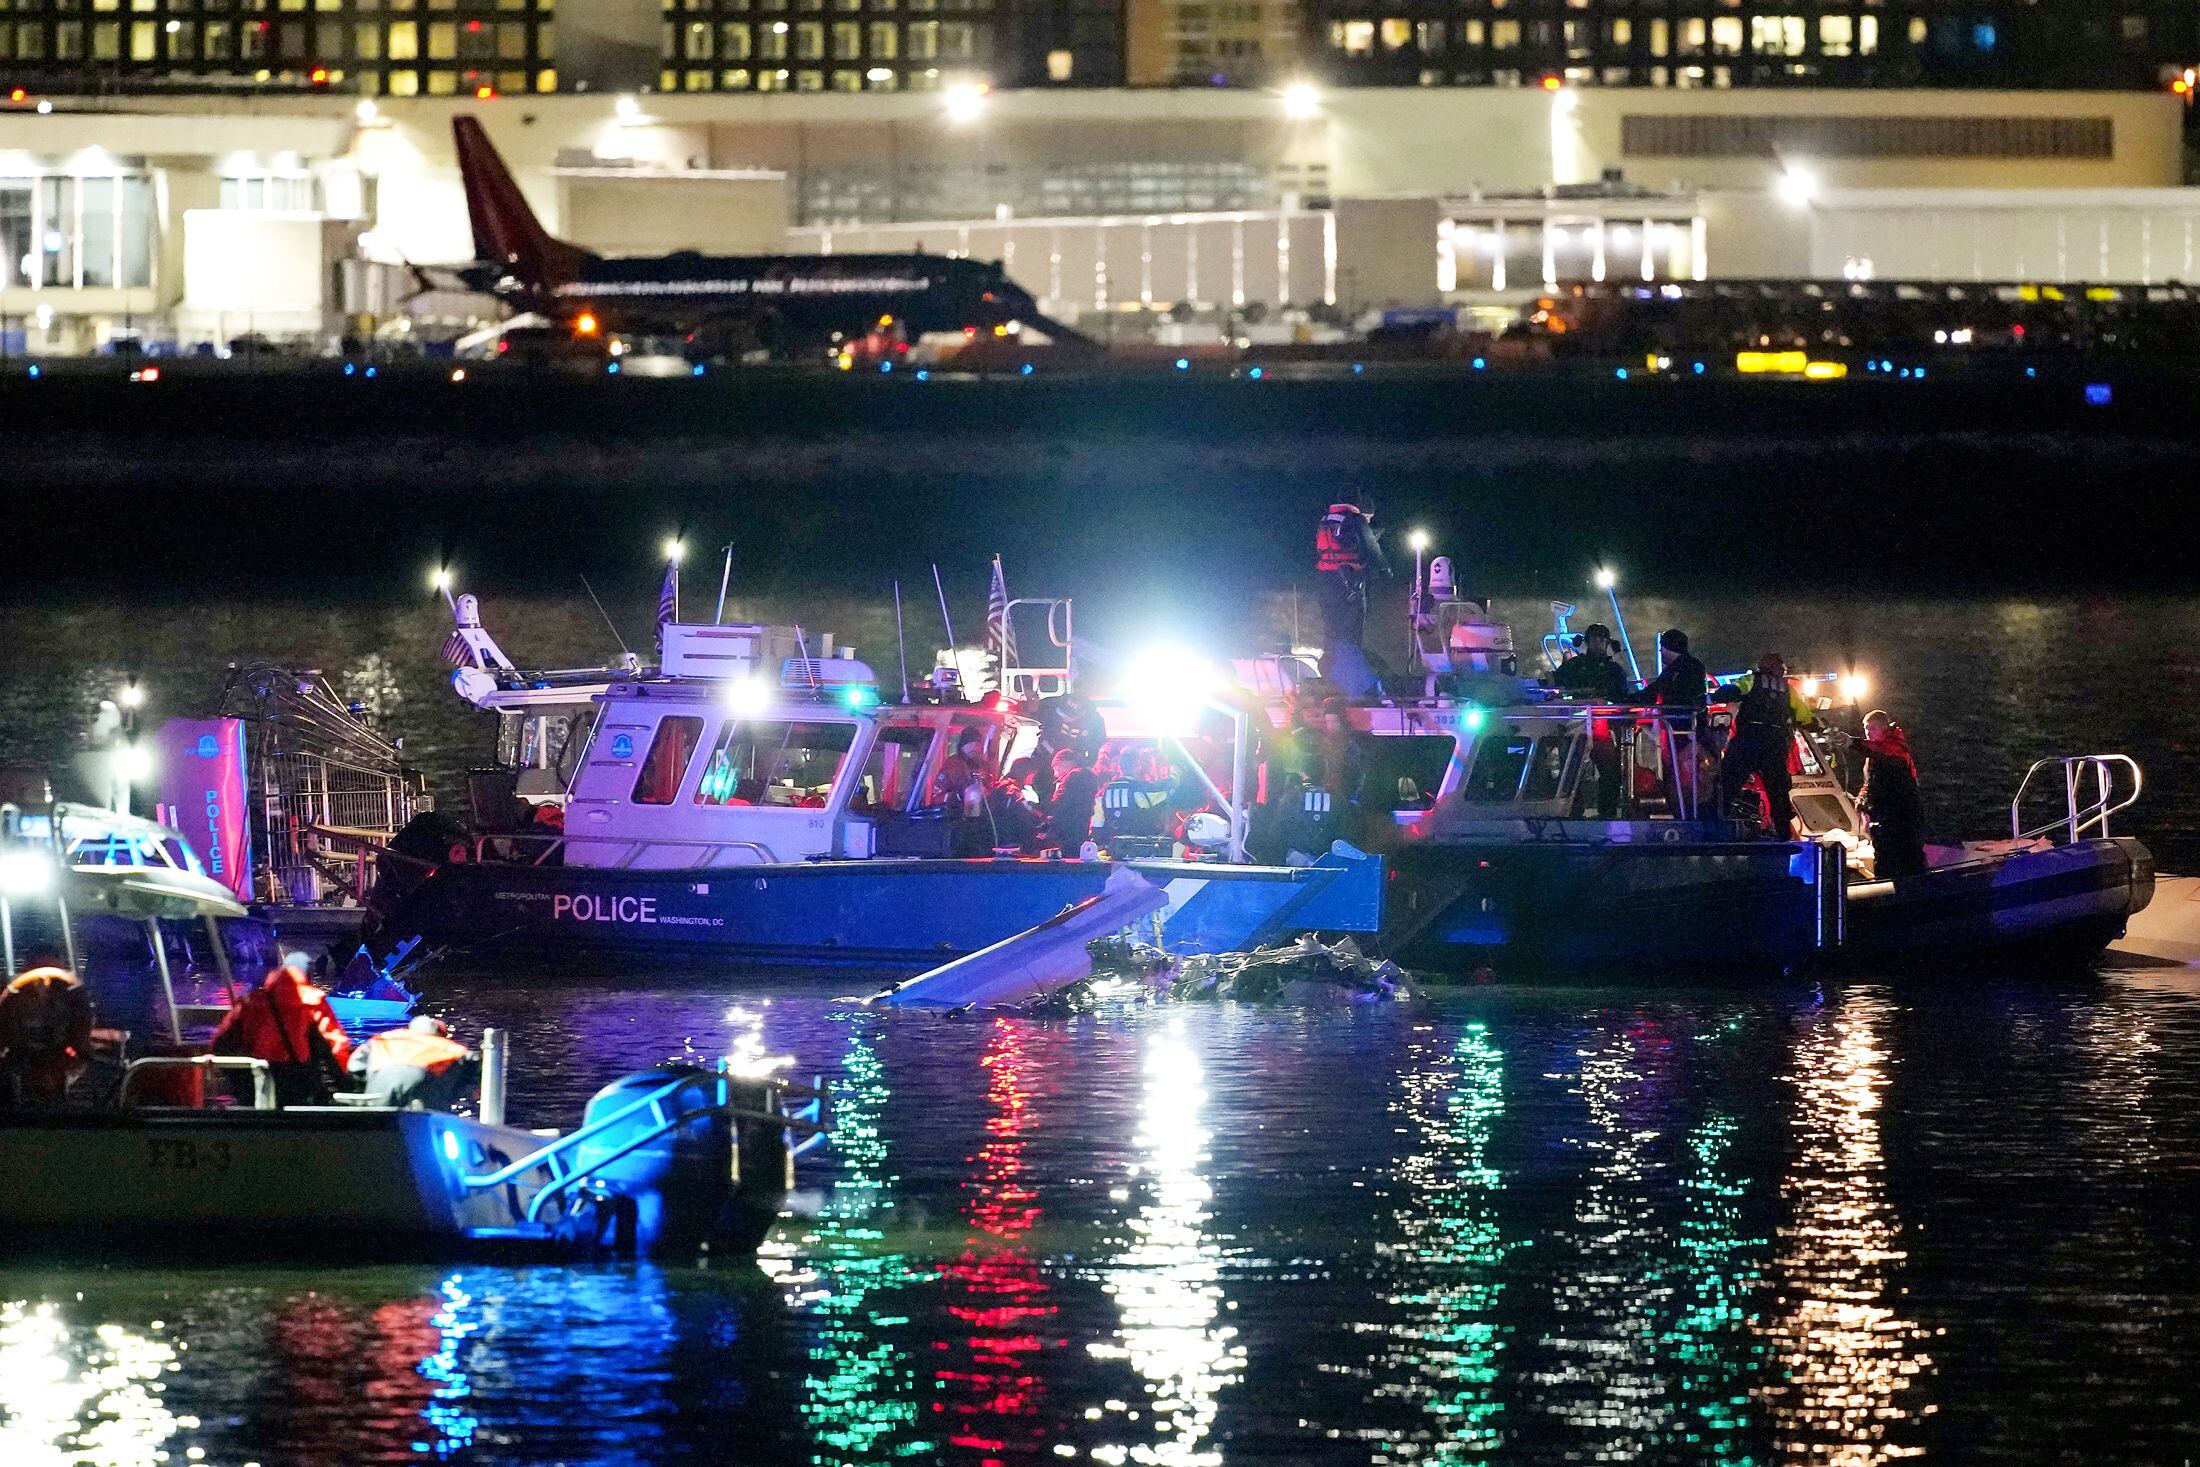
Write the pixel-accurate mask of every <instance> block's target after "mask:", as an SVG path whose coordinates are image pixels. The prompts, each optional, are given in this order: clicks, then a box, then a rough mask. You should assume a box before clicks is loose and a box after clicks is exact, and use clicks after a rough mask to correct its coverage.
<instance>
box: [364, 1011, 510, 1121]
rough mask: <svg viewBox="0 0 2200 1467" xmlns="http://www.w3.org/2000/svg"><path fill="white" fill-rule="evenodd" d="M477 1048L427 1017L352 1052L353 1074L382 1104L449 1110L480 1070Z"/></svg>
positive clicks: (378, 1037)
mask: <svg viewBox="0 0 2200 1467" xmlns="http://www.w3.org/2000/svg"><path fill="white" fill-rule="evenodd" d="M478 1064H479V1062H478V1060H477V1059H476V1058H475V1056H474V1053H473V1051H472V1050H470V1049H468V1048H467V1047H466V1046H465V1045H463V1044H460V1043H459V1042H458V1041H457V1040H455V1039H453V1038H452V1037H451V1026H450V1025H448V1024H446V1023H444V1022H443V1021H442V1020H441V1019H436V1018H431V1017H429V1016H428V1015H426V1014H422V1015H420V1016H419V1017H417V1018H415V1019H413V1020H412V1021H411V1022H410V1023H408V1024H406V1025H405V1027H404V1028H402V1029H389V1030H385V1031H384V1032H382V1033H380V1034H377V1035H375V1036H374V1037H373V1038H372V1039H369V1040H368V1041H367V1042H366V1043H365V1044H362V1045H360V1046H359V1047H358V1048H357V1049H355V1050H353V1051H352V1052H351V1073H352V1075H353V1076H354V1077H356V1078H357V1079H359V1080H360V1081H361V1082H362V1088H364V1090H365V1091H366V1093H367V1094H368V1095H369V1096H371V1097H373V1098H374V1100H375V1101H376V1102H377V1103H378V1104H381V1105H387V1106H394V1107H396V1108H397V1109H399V1110H403V1109H405V1108H406V1107H408V1106H410V1107H415V1108H418V1109H421V1110H449V1109H450V1108H451V1107H452V1106H454V1105H456V1104H457V1103H458V1102H459V1100H460V1098H461V1097H463V1096H464V1094H465V1093H466V1086H467V1084H468V1083H469V1082H470V1081H471V1080H472V1079H473V1077H474V1076H475V1074H476V1073H477V1072H478Z"/></svg>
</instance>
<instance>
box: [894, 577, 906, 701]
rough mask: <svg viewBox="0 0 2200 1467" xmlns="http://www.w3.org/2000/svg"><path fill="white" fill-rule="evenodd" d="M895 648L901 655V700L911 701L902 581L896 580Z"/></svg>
mask: <svg viewBox="0 0 2200 1467" xmlns="http://www.w3.org/2000/svg"><path fill="white" fill-rule="evenodd" d="M894 650H895V651H896V652H897V653H899V654H900V655H901V701H902V702H903V703H907V702H908V701H909V642H908V639H907V638H905V637H904V636H903V635H902V630H901V582H899V581H896V582H894Z"/></svg>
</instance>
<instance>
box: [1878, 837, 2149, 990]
mask: <svg viewBox="0 0 2200 1467" xmlns="http://www.w3.org/2000/svg"><path fill="white" fill-rule="evenodd" d="M2153 897H2154V857H2153V856H2152V854H2151V853H2149V852H2148V850H2147V848H2146V847H2145V846H2143V845H2141V844H2140V843H2139V842H2138V841H2135V840H2131V839H2129V838H2126V837H2116V838H2114V839H2107V840H2082V841H2075V842H2072V843H2070V844H2068V845H2059V846H2051V847H2049V848H2047V849H2044V850H2036V851H2019V852H2015V853H2012V854H2009V855H2004V856H1998V857H1995V858H1992V859H1990V860H1983V861H1976V862H1964V863H1960V864H1957V865H1952V866H1947V867H1941V868H1936V869H1935V870H1932V871H1928V872H1926V873H1924V874H1923V875H1921V876H1912V877H1904V878H1903V879H1902V880H1901V881H1897V882H1869V883H1865V884H1862V885H1859V886H1854V887H1851V888H1850V891H1849V895H1848V940H1847V942H1846V944H1845V945H1844V951H1845V952H1846V953H1848V954H1849V955H1852V956H1855V957H1859V958H1896V959H1901V958H1947V957H1969V956H1972V955H1979V956H1992V957H1997V958H2005V957H2006V956H2008V955H2009V954H2010V953H2011V952H2019V953H2023V954H2025V955H2026V956H2028V957H2037V958H2043V959H2058V960H2060V959H2069V958H2072V957H2086V956H2090V955H2092V954H2094V953H2097V952H2099V951H2100V950H2101V949H2102V948H2105V947H2106V946H2108V944H2109V943H2111V942H2113V941H2115V940H2116V938H2117V937H2119V936H2121V935H2122V933H2123V930H2124V927H2125V924H2126V923H2127V922H2129V920H2130V919H2131V918H2132V917H2133V916H2134V915H2135V914H2137V913H2139V912H2142V911H2144V910H2145V909H2146V907H2147V905H2148V904H2149V903H2150V902H2151V901H2152V900H2153Z"/></svg>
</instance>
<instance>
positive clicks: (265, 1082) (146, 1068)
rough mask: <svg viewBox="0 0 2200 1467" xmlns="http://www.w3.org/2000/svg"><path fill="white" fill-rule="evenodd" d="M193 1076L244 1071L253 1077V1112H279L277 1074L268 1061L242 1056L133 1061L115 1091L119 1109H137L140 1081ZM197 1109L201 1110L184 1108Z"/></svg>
mask: <svg viewBox="0 0 2200 1467" xmlns="http://www.w3.org/2000/svg"><path fill="white" fill-rule="evenodd" d="M179 1070H180V1071H185V1072H193V1071H195V1072H196V1073H197V1074H198V1075H199V1076H201V1077H203V1076H204V1075H205V1074H206V1072H207V1071H209V1070H232V1071H244V1072H246V1073H249V1074H250V1075H251V1076H252V1108H253V1109H254V1110H273V1109H275V1072H274V1070H272V1069H271V1068H269V1066H268V1063H267V1061H266V1060H263V1059H253V1058H251V1057H250V1056H247V1055H240V1054H194V1055H154V1056H151V1057H149V1058H146V1059H139V1060H132V1061H130V1063H129V1065H128V1066H127V1067H126V1068H125V1069H124V1070H123V1072H122V1084H121V1086H120V1087H119V1088H118V1089H117V1090H116V1091H115V1106H116V1108H117V1109H119V1110H130V1109H133V1108H134V1103H135V1092H136V1090H137V1088H138V1082H139V1080H140V1079H141V1078H142V1077H144V1076H147V1075H154V1074H163V1073H174V1072H176V1071H179ZM183 1108H184V1109H197V1108H198V1107H183Z"/></svg>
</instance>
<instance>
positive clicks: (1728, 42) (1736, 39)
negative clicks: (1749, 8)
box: [1711, 15, 1742, 56]
mask: <svg viewBox="0 0 2200 1467" xmlns="http://www.w3.org/2000/svg"><path fill="white" fill-rule="evenodd" d="M1741 50H1742V20H1741V17H1740V16H1737V15H1719V16H1714V17H1712V20H1711V54H1712V55H1714V56H1738V55H1740V54H1741Z"/></svg>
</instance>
